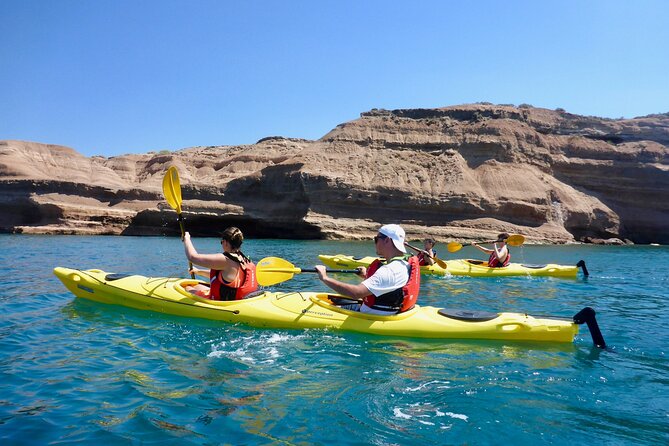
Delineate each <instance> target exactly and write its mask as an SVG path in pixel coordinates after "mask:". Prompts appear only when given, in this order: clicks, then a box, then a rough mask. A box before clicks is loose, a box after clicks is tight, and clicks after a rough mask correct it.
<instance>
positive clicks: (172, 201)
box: [163, 166, 195, 279]
mask: <svg viewBox="0 0 669 446" xmlns="http://www.w3.org/2000/svg"><path fill="white" fill-rule="evenodd" d="M163 195H164V196H165V200H167V204H169V205H170V207H171V208H172V209H174V210H175V211H177V221H178V222H179V228H181V240H183V238H184V233H185V232H186V231H185V230H184V219H183V216H182V215H181V183H180V182H179V171H178V170H177V168H176V167H174V166H172V167H170V168H169V169H167V172H165V177H164V178H163ZM192 269H193V263H191V262H190V261H189V262H188V270H189V271H190V270H192ZM190 277H191V279H195V274H194V273H191V274H190Z"/></svg>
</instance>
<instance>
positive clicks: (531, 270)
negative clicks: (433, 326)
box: [318, 254, 587, 277]
mask: <svg viewBox="0 0 669 446" xmlns="http://www.w3.org/2000/svg"><path fill="white" fill-rule="evenodd" d="M318 258H319V259H320V261H321V262H322V263H323V265H325V266H328V267H330V268H357V267H359V266H365V267H366V266H369V265H370V264H371V263H372V262H373V261H374V260H376V257H371V256H368V257H353V256H349V255H345V254H336V255H325V254H321V255H319V256H318ZM445 262H446V265H447V268H442V267H440V266H439V265H437V264H434V265H430V266H421V268H420V271H421V273H423V274H434V275H438V276H444V275H447V274H450V275H453V276H473V277H498V276H553V277H576V275H577V274H578V271H579V269H583V273H584V274H585V275H587V268H586V267H585V262H583V260H581V261H579V262H578V263H577V264H576V265H574V266H568V265H557V264H555V263H548V264H545V265H525V264H521V263H510V264H509V265H508V266H503V267H499V268H490V267H489V266H488V262H487V261H483V260H473V259H456V260H446V261H445Z"/></svg>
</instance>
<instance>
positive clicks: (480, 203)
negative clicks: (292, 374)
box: [0, 104, 669, 243]
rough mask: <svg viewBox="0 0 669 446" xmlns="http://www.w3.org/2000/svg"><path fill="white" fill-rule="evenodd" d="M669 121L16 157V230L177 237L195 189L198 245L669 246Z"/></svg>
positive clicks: (12, 156) (4, 154) (433, 117)
mask: <svg viewBox="0 0 669 446" xmlns="http://www.w3.org/2000/svg"><path fill="white" fill-rule="evenodd" d="M668 145H669V114H663V115H651V116H646V117H641V118H634V119H620V120H611V119H602V118H594V117H584V116H578V115H573V114H569V113H566V112H564V111H562V110H556V111H552V110H546V109H540V108H533V107H529V106H520V107H514V106H502V105H491V104H472V105H462V106H453V107H445V108H440V109H425V110H422V109H421V110H416V109H411V110H392V111H388V110H372V111H370V112H367V113H363V114H362V115H361V117H360V118H359V119H357V120H354V121H351V122H348V123H345V124H341V125H339V126H337V127H336V128H335V129H333V130H332V131H331V132H329V133H328V134H327V135H325V136H323V137H322V138H321V139H319V140H316V141H311V140H302V139H291V138H282V137H270V138H265V139H263V140H260V141H258V142H257V143H256V144H252V145H245V146H210V147H193V148H187V149H183V150H179V151H176V152H168V153H163V152H161V153H147V154H135V155H124V156H117V157H112V158H105V157H91V158H87V157H85V156H83V155H81V154H79V153H77V152H76V151H74V150H72V149H70V148H66V147H61V146H54V145H47V144H39V143H28V142H21V141H0V230H1V231H5V232H22V233H66V234H142V235H147V234H151V235H159V234H176V233H177V232H178V226H177V225H176V223H175V213H174V211H173V210H172V209H171V208H169V206H167V204H166V202H165V201H164V198H163V196H162V189H161V183H162V178H163V176H164V173H165V171H166V170H167V168H168V167H169V166H171V165H175V166H177V168H178V169H179V172H180V175H181V184H182V195H183V199H184V203H183V208H184V215H185V216H186V219H187V227H188V229H189V230H190V231H191V232H193V233H195V234H199V235H214V234H216V233H217V232H219V231H220V230H222V229H223V228H224V227H225V226H227V225H230V224H234V225H238V226H240V227H242V228H243V230H244V232H245V233H246V234H247V236H249V237H283V238H348V239H355V238H364V237H369V236H371V235H373V234H374V232H375V230H376V228H377V227H378V226H379V225H380V224H382V223H385V222H397V223H400V224H402V225H404V226H405V229H406V230H407V232H408V234H409V236H410V237H413V238H417V237H422V236H424V235H426V234H430V235H433V236H435V237H436V238H437V239H439V240H447V239H448V240H451V239H470V238H472V239H480V238H483V239H487V238H491V237H492V238H494V236H495V235H496V234H497V233H498V232H500V231H506V232H512V233H521V234H524V235H526V237H528V240H529V241H536V242H555V243H565V242H572V241H593V240H599V241H605V240H629V241H632V242H635V243H651V242H655V243H669V231H667V227H668V224H667V218H668V217H669V149H668Z"/></svg>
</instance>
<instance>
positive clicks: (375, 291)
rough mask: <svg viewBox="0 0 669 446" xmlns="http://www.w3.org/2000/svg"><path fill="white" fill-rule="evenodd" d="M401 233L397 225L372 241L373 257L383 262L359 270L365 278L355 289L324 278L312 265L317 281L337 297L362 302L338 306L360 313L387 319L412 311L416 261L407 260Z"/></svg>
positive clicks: (323, 271)
mask: <svg viewBox="0 0 669 446" xmlns="http://www.w3.org/2000/svg"><path fill="white" fill-rule="evenodd" d="M404 237H405V235H404V229H402V227H401V226H399V225H384V226H381V228H380V229H379V232H378V234H376V236H375V237H374V245H375V247H376V253H377V254H378V255H379V256H381V257H382V258H384V259H385V262H381V261H380V260H377V261H375V262H374V263H372V264H371V265H370V266H369V268H368V269H366V268H361V271H360V275H361V276H363V277H365V280H364V281H362V283H359V284H357V285H354V284H351V283H346V282H341V281H339V280H336V279H332V278H331V277H328V275H327V270H326V269H325V267H324V266H323V265H316V271H317V272H318V277H319V278H320V279H321V281H322V282H323V283H324V284H325V285H327V286H328V287H330V288H332V289H333V290H334V291H336V292H337V293H339V294H343V295H345V296H349V297H352V298H354V299H358V300H360V299H361V300H362V303H358V304H351V305H345V306H342V308H346V309H348V310H355V311H360V312H362V313H370V314H380V315H391V314H396V313H398V312H401V311H406V310H408V309H410V308H412V307H413V305H414V304H415V302H416V299H417V297H418V288H419V286H420V267H419V266H418V260H417V259H416V257H411V258H410V259H409V260H407V256H406V248H405V247H404ZM410 278H411V282H410Z"/></svg>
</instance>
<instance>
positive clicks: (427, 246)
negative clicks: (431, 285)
mask: <svg viewBox="0 0 669 446" xmlns="http://www.w3.org/2000/svg"><path fill="white" fill-rule="evenodd" d="M435 243H436V242H435V240H434V239H433V238H432V237H427V238H426V239H425V240H423V250H422V251H420V252H419V253H418V263H419V264H420V266H425V265H434V259H435V257H437V251H435V250H434V245H435Z"/></svg>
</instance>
